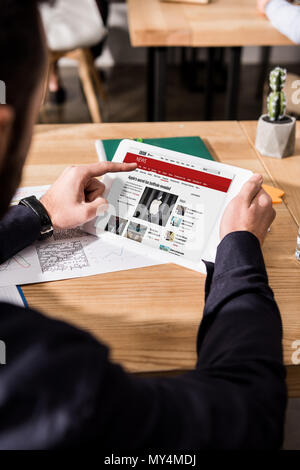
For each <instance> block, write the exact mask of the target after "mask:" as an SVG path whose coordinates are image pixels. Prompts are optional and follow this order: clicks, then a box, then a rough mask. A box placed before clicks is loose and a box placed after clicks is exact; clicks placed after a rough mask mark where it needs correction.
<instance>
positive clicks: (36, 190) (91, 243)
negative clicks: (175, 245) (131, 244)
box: [0, 186, 158, 286]
mask: <svg viewBox="0 0 300 470" xmlns="http://www.w3.org/2000/svg"><path fill="white" fill-rule="evenodd" d="M47 188H48V186H36V187H28V188H21V189H20V190H18V192H17V194H16V195H15V197H14V199H13V203H15V204H16V203H17V202H18V200H20V199H21V198H23V197H26V196H29V195H33V194H34V195H35V196H36V197H38V198H40V197H41V196H42V195H43V194H44V193H45V191H46V190H47ZM154 264H158V262H157V260H153V259H151V258H149V257H147V256H142V255H139V254H137V253H135V252H133V251H130V250H128V249H126V248H124V247H118V245H116V244H113V243H107V242H103V241H102V240H100V239H98V238H97V237H95V236H93V235H90V234H87V233H85V232H83V231H82V230H80V229H73V230H64V231H56V232H55V233H54V236H53V237H51V238H50V239H48V240H45V241H42V242H36V243H35V244H33V245H32V246H30V247H28V248H25V249H24V250H22V251H20V252H19V253H18V254H17V255H16V256H14V257H13V258H11V259H10V260H8V261H6V262H5V263H3V264H2V265H0V286H8V285H16V284H17V285H19V284H31V283H36V282H46V281H56V280H59V279H69V278H75V277H83V276H91V275H94V274H103V273H108V272H113V271H122V270H126V269H134V268H141V267H145V266H152V265H154Z"/></svg>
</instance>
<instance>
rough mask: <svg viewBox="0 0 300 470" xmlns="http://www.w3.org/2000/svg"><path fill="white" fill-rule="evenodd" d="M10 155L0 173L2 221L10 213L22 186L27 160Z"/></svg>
mask: <svg viewBox="0 0 300 470" xmlns="http://www.w3.org/2000/svg"><path fill="white" fill-rule="evenodd" d="M8 152H9V151H8ZM8 155H10V156H9V157H8V156H7V158H6V160H5V162H4V163H3V165H2V168H1V172H0V220H1V219H2V218H3V216H4V215H5V214H6V212H7V211H8V208H9V205H10V203H11V200H12V198H13V196H14V194H15V192H16V190H17V189H18V187H19V185H20V181H21V177H22V169H23V162H24V160H25V158H20V156H17V155H16V154H11V153H10V152H9V153H8Z"/></svg>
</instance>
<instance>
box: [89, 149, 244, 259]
mask: <svg viewBox="0 0 300 470" xmlns="http://www.w3.org/2000/svg"><path fill="white" fill-rule="evenodd" d="M135 144H136V143H135V142H130V146H128V148H127V149H126V152H125V153H124V157H123V160H124V162H130V163H131V162H136V163H137V165H138V167H137V169H136V170H135V171H134V172H131V173H124V174H119V175H118V177H117V178H116V179H115V180H114V181H113V184H112V187H111V190H110V192H109V195H108V201H109V210H108V212H107V213H106V214H105V215H104V216H99V217H98V218H97V221H96V227H97V235H99V236H101V235H104V236H109V235H110V234H111V235H113V236H114V237H118V238H122V239H126V240H130V241H131V242H132V243H134V244H136V245H141V246H144V247H145V248H146V247H151V249H154V250H156V251H157V252H160V253H167V254H169V255H172V257H176V258H183V259H185V260H187V261H192V262H194V263H197V262H199V261H200V260H201V255H202V252H203V248H204V246H205V244H206V243H207V242H208V240H209V237H210V234H211V232H212V230H213V228H214V225H215V224H216V221H217V219H218V216H219V215H220V212H221V210H222V208H223V206H224V203H225V200H226V196H227V194H228V191H229V189H230V186H231V184H232V181H233V179H234V176H235V174H234V171H230V170H231V167H229V166H226V165H221V164H216V163H215V162H210V161H207V160H204V159H201V158H196V157H191V156H188V155H184V156H182V157H181V154H177V153H176V152H169V151H165V150H163V149H161V148H156V147H153V146H149V145H145V144H143V146H142V147H144V148H146V150H143V149H141V144H136V145H135ZM149 149H151V150H150V151H149ZM118 161H120V160H118ZM224 167H225V168H224ZM232 168H233V170H234V167H232Z"/></svg>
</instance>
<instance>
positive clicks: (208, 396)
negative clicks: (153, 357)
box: [0, 206, 286, 450]
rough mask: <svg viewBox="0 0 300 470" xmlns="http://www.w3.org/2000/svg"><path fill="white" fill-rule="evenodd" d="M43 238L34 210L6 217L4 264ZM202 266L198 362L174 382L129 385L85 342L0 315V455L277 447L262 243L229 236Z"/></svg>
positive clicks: (61, 327) (275, 348) (50, 326)
mask: <svg viewBox="0 0 300 470" xmlns="http://www.w3.org/2000/svg"><path fill="white" fill-rule="evenodd" d="M39 229H40V227H39V220H38V218H37V216H36V215H35V214H34V213H33V212H31V210H30V209H28V208H25V207H20V206H19V207H15V208H13V209H11V210H10V212H9V213H8V214H7V216H6V217H5V218H4V220H3V221H2V222H1V223H0V261H1V262H3V261H4V260H5V259H7V258H8V257H10V256H11V255H13V254H14V253H15V252H16V251H18V250H20V249H21V248H23V247H25V246H26V245H29V244H30V243H32V242H33V241H34V240H35V239H36V238H37V237H38V235H39ZM207 267H208V276H207V281H206V303H205V308H204V317H203V320H202V322H201V325H200V328H199V334H198V341H197V351H198V360H197V363H196V364H195V369H194V370H192V371H191V372H188V373H186V374H184V375H181V376H178V377H174V378H167V377H166V378H163V377H159V378H139V377H136V376H134V375H131V374H128V373H126V372H125V371H124V370H123V368H122V367H121V366H119V365H118V364H114V363H112V362H111V360H110V357H109V350H108V348H107V347H106V346H105V345H104V344H101V343H99V342H98V341H97V340H96V339H94V338H93V337H92V336H91V335H89V334H88V333H86V332H83V331H80V330H78V329H76V328H74V327H72V326H70V325H68V324H65V323H62V322H60V321H55V320H51V319H49V318H47V317H45V316H43V315H42V314H41V313H39V312H36V311H33V310H31V309H23V308H19V307H15V306H13V305H9V304H6V303H2V304H0V339H1V340H4V341H5V342H6V347H7V364H6V365H2V366H0V448H1V449H11V448H13V449H15V448H18V449H20V448H22V449H24V448H25V449H30V448H35V449H44V448H58V447H67V446H79V445H81V446H83V445H88V444H92V445H97V447H98V448H112V449H115V450H120V449H128V450H133V449H143V450H145V449H148V448H150V449H154V448H160V449H162V448H169V449H173V450H175V449H177V450H181V449H198V450H200V449H214V448H217V449H241V448H244V449H245V448H246V449H247V448H264V449H272V448H275V449H276V448H279V447H280V445H281V443H282V431H283V421H284V412H285V406H286V387H285V381H284V378H285V372H284V367H283V364H282V346H281V339H282V338H281V334H282V331H281V320H280V314H279V311H278V308H277V305H276V303H275V301H274V297H273V293H272V291H271V289H270V287H269V286H268V279H267V274H266V270H265V266H264V261H263V257H262V253H261V249H260V246H259V243H258V240H257V239H256V237H255V236H254V235H252V234H250V233H248V232H236V233H232V234H230V235H227V237H225V238H224V239H223V241H222V242H221V244H220V245H219V247H218V252H217V257H216V262H215V265H213V264H211V263H208V264H207ZM201 295H202V293H201V292H199V300H200V297H201ZM182 317H183V318H184V311H183V312H182ZM199 317H200V311H199ZM195 347H196V345H195Z"/></svg>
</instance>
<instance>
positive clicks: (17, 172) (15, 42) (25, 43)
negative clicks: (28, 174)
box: [0, 0, 49, 217]
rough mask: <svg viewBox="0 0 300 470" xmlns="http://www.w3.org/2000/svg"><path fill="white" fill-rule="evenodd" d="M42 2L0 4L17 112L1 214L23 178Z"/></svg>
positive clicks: (0, 36)
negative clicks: (21, 153) (23, 143)
mask: <svg viewBox="0 0 300 470" xmlns="http://www.w3.org/2000/svg"><path fill="white" fill-rule="evenodd" d="M39 3H41V1H38V0H1V5H0V80H3V81H4V82H5V85H6V100H7V104H8V105H10V106H12V108H13V109H14V113H15V120H14V124H13V129H12V138H11V142H10V144H9V146H8V149H7V155H6V159H5V162H4V166H3V168H2V170H1V174H0V190H1V198H0V217H1V216H2V215H3V212H4V211H5V210H6V208H7V198H11V197H12V195H13V194H11V193H12V192H13V191H14V190H15V187H16V185H18V184H19V181H20V178H21V171H22V167H23V163H24V159H25V155H20V146H21V143H22V140H23V138H24V132H25V122H26V118H27V115H28V110H29V109H30V104H31V100H32V94H33V92H34V90H35V89H36V87H37V85H38V83H39V82H40V81H41V79H42V73H43V70H44V67H45V45H44V39H43V36H42V28H41V24H40V18H39V13H38V4H39ZM48 3H49V2H48Z"/></svg>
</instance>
